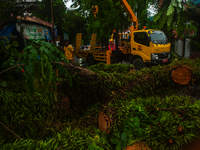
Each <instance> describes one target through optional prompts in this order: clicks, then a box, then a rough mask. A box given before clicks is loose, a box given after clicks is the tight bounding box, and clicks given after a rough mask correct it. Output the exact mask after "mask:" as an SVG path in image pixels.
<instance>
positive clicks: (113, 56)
mask: <svg viewBox="0 0 200 150" xmlns="http://www.w3.org/2000/svg"><path fill="white" fill-rule="evenodd" d="M109 42H110V45H108V50H111V51H112V54H111V55H110V56H111V60H112V62H113V63H116V56H115V54H113V51H115V50H116V46H115V44H114V41H113V39H110V41H109Z"/></svg>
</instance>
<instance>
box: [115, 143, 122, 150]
mask: <svg viewBox="0 0 200 150" xmlns="http://www.w3.org/2000/svg"><path fill="white" fill-rule="evenodd" d="M121 149H122V147H121V142H120V143H118V144H117V146H116V150H121Z"/></svg>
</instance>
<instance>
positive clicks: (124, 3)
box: [119, 0, 138, 33]
mask: <svg viewBox="0 0 200 150" xmlns="http://www.w3.org/2000/svg"><path fill="white" fill-rule="evenodd" d="M119 1H120V3H121V5H122V6H123V7H124V9H125V10H126V12H127V13H128V15H129V17H130V20H131V22H132V26H131V33H132V32H133V31H135V30H137V29H138V21H137V17H136V16H135V13H134V12H133V10H132V9H131V6H130V5H129V4H128V2H127V1H126V0H119Z"/></svg>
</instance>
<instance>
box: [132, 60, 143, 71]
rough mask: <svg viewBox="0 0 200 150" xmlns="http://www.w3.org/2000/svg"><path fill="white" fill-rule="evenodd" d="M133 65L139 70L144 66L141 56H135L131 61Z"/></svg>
mask: <svg viewBox="0 0 200 150" xmlns="http://www.w3.org/2000/svg"><path fill="white" fill-rule="evenodd" d="M133 65H134V66H135V69H136V70H140V69H142V68H143V67H144V62H143V60H142V59H141V58H136V59H135V60H134V61H133Z"/></svg>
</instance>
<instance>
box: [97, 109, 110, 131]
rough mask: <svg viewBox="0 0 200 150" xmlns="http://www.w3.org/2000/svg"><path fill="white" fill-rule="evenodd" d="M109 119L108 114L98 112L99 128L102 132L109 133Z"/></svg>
mask: <svg viewBox="0 0 200 150" xmlns="http://www.w3.org/2000/svg"><path fill="white" fill-rule="evenodd" d="M111 121H112V120H111V119H110V118H108V116H107V115H106V114H105V113H104V112H103V111H102V112H100V114H99V117H98V126H99V129H100V130H101V131H102V132H106V133H109V132H110V126H111Z"/></svg>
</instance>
